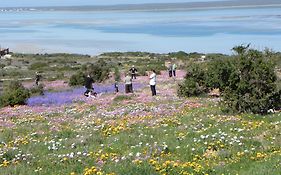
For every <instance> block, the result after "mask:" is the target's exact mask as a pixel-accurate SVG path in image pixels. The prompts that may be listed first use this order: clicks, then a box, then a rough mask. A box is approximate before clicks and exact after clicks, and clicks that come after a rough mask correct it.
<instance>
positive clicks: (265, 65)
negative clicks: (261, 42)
mask: <svg viewBox="0 0 281 175" xmlns="http://www.w3.org/2000/svg"><path fill="white" fill-rule="evenodd" d="M239 49H240V50H238V51H239V52H237V53H238V56H237V61H236V62H235V63H236V64H235V71H233V72H232V73H231V75H230V77H229V82H228V83H229V85H228V86H227V87H226V89H225V92H224V94H223V99H224V103H225V104H226V105H227V106H228V107H229V108H230V109H231V110H233V111H237V112H252V113H260V114H264V113H267V111H268V110H269V109H275V108H279V107H280V97H281V93H280V90H278V89H277V84H276V80H277V77H276V74H275V72H274V65H273V63H271V62H270V61H269V60H268V59H267V58H266V57H265V55H264V54H263V53H262V52H259V51H257V50H252V49H248V48H246V49H243V48H239Z"/></svg>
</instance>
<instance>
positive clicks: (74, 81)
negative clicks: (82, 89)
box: [69, 71, 85, 86]
mask: <svg viewBox="0 0 281 175" xmlns="http://www.w3.org/2000/svg"><path fill="white" fill-rule="evenodd" d="M84 81H85V75H84V73H83V72H82V71H78V72H77V73H76V74H74V75H72V76H71V77H70V80H69V85H70V86H78V85H83V84H84Z"/></svg>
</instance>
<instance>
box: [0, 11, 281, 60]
mask: <svg viewBox="0 0 281 175" xmlns="http://www.w3.org/2000/svg"><path fill="white" fill-rule="evenodd" d="M0 38H1V40H0V44H1V47H2V48H3V47H9V48H11V50H12V51H14V52H23V53H54V52H69V53H81V54H91V55H96V54H99V53H102V52H110V51H149V52H158V53H168V52H173V51H179V50H183V51H186V52H203V53H214V52H220V53H231V48H232V47H233V46H235V45H240V44H247V43H251V45H252V47H254V48H256V49H264V48H265V47H268V48H271V49H273V50H275V51H281V7H268V8H232V9H222V8H221V9H205V10H186V11H96V12H94V11H92V12H83V11H22V12H0Z"/></svg>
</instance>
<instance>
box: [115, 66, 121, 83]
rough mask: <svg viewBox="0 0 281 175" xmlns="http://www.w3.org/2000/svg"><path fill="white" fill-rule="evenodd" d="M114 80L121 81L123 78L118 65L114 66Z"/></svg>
mask: <svg viewBox="0 0 281 175" xmlns="http://www.w3.org/2000/svg"><path fill="white" fill-rule="evenodd" d="M114 80H115V81H120V80H121V75H120V71H119V68H118V67H115V68H114Z"/></svg>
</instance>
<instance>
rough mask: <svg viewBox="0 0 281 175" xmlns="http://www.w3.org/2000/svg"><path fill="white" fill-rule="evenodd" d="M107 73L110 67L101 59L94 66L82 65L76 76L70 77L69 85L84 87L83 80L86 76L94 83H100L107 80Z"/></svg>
mask: <svg viewBox="0 0 281 175" xmlns="http://www.w3.org/2000/svg"><path fill="white" fill-rule="evenodd" d="M109 73H110V66H109V65H108V64H107V63H106V62H105V61H104V60H102V59H101V60H99V61H97V62H96V63H94V64H93V63H87V64H84V65H83V66H82V67H81V69H80V70H79V71H78V72H77V73H76V74H74V75H72V76H71V77H70V81H69V85H70V86H77V85H84V79H85V76H87V74H89V75H90V76H91V77H92V78H93V80H94V82H102V81H104V80H106V79H108V77H109Z"/></svg>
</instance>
